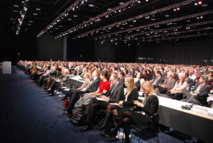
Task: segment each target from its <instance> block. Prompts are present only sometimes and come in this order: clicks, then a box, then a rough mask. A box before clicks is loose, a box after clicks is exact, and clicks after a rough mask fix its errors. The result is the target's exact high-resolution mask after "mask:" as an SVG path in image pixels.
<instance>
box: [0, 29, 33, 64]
mask: <svg viewBox="0 0 213 143" xmlns="http://www.w3.org/2000/svg"><path fill="white" fill-rule="evenodd" d="M0 44H1V52H0V61H4V60H9V61H12V63H13V64H16V62H17V61H18V60H35V59H36V47H37V45H36V36H33V35H25V36H23V35H15V33H14V35H13V34H10V35H0ZM18 53H20V54H19V55H18Z"/></svg>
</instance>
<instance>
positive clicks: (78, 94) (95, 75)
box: [63, 70, 101, 116]
mask: <svg viewBox="0 0 213 143" xmlns="http://www.w3.org/2000/svg"><path fill="white" fill-rule="evenodd" d="M92 76H93V78H94V81H93V82H92V84H91V86H90V87H89V88H87V89H86V90H85V91H82V90H75V91H74V92H73V94H72V96H71V98H70V103H69V105H68V106H67V111H66V112H64V113H63V114H67V115H68V116H72V109H73V107H74V105H75V103H76V101H77V100H78V99H79V98H80V97H81V96H82V95H84V94H85V93H90V92H95V91H96V90H97V89H98V86H99V83H100V81H101V80H100V77H99V76H100V71H99V70H95V71H94V72H93V74H92Z"/></svg>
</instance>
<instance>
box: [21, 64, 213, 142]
mask: <svg viewBox="0 0 213 143" xmlns="http://www.w3.org/2000/svg"><path fill="white" fill-rule="evenodd" d="M18 66H19V67H20V69H22V70H24V71H25V72H26V73H27V74H28V75H29V77H30V78H31V79H32V80H35V81H36V83H37V85H38V86H42V87H44V88H45V89H46V90H47V91H48V92H49V95H51V96H53V95H54V90H55V89H56V88H59V87H60V86H62V85H64V84H67V82H68V81H69V78H70V75H71V76H74V75H75V76H80V77H82V78H84V79H85V80H84V83H83V85H82V86H81V87H77V88H72V90H70V91H69V92H67V93H66V96H65V97H64V98H62V100H64V99H67V98H69V100H70V101H69V105H68V106H67V107H66V111H65V112H64V113H63V114H65V115H68V116H69V117H72V116H73V114H74V113H73V110H74V107H75V105H76V103H77V108H78V109H81V110H83V114H84V120H85V123H86V126H85V127H84V128H82V129H81V131H82V132H84V131H87V130H91V129H92V125H93V121H94V118H95V116H96V113H97V111H98V110H100V109H104V110H106V113H105V117H104V123H103V124H102V126H100V127H99V129H101V130H103V129H104V131H103V132H102V133H101V135H102V136H106V137H112V136H115V135H116V134H117V130H118V129H119V128H120V127H121V126H123V128H124V132H125V135H126V137H127V136H128V135H129V130H130V128H129V125H130V124H136V125H138V126H143V124H147V123H148V122H149V121H150V117H151V116H152V115H153V114H154V113H156V112H157V110H158V108H157V107H158V104H159V103H158V98H157V96H162V97H166V98H171V99H174V100H181V101H183V102H191V103H194V104H198V105H201V106H211V105H210V103H209V104H207V97H208V94H209V93H210V92H212V90H213V67H212V66H196V65H169V64H142V63H105V62H103V63H101V62H63V61H19V62H18ZM90 75H91V76H90ZM70 88H71V87H70ZM124 89H126V90H124ZM124 91H125V92H124ZM138 91H142V92H143V93H144V96H145V99H144V100H143V101H142V102H140V101H138ZM121 106H122V108H120V107H121ZM136 106H137V107H138V108H137V110H132V109H133V108H134V107H136ZM76 110H77V109H75V111H76ZM142 113H143V114H142ZM113 117H120V121H118V123H117V126H116V128H115V129H114V130H112V131H111V128H112V126H113V123H112V118H113ZM126 142H130V140H129V138H128V137H127V138H126Z"/></svg>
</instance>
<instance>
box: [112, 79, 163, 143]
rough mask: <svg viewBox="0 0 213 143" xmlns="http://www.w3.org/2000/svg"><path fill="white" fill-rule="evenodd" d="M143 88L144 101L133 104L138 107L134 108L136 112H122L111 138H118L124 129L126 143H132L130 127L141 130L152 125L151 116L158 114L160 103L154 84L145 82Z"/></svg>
mask: <svg viewBox="0 0 213 143" xmlns="http://www.w3.org/2000/svg"><path fill="white" fill-rule="evenodd" d="M141 88H142V91H143V92H144V94H145V98H144V101H143V102H142V103H141V102H139V101H138V100H136V101H134V102H133V104H134V105H136V108H134V110H126V111H123V112H122V118H121V120H120V121H119V123H118V124H117V126H116V127H115V129H114V130H113V131H112V132H110V134H109V136H110V137H112V136H116V135H117V131H118V130H119V128H120V127H123V128H124V133H125V143H130V139H129V133H130V125H131V124H134V125H135V126H137V127H139V128H141V127H143V126H144V125H146V124H148V123H150V121H151V116H153V115H154V114H155V113H157V111H158V104H159V101H158V98H157V95H156V93H155V91H154V88H153V86H152V83H151V82H149V81H145V82H144V83H143V84H142V86H141Z"/></svg>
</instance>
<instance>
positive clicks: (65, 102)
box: [64, 99, 70, 109]
mask: <svg viewBox="0 0 213 143" xmlns="http://www.w3.org/2000/svg"><path fill="white" fill-rule="evenodd" d="M69 102H70V100H69V99H65V100H64V109H66V108H67V106H68V105H69Z"/></svg>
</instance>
